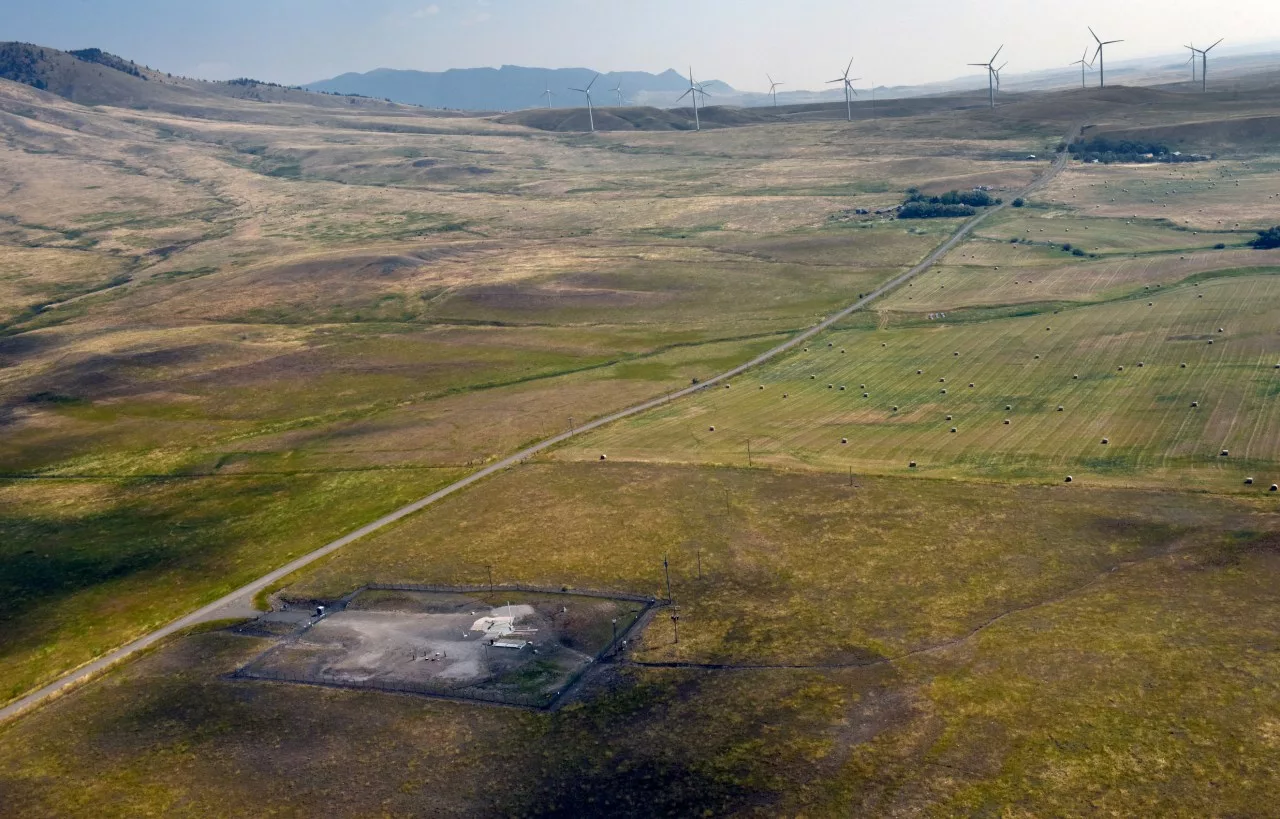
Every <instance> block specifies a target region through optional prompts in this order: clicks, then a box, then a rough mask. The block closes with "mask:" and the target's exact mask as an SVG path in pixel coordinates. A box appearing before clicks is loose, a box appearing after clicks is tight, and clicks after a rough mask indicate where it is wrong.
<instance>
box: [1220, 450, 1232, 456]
mask: <svg viewBox="0 0 1280 819" xmlns="http://www.w3.org/2000/svg"><path fill="white" fill-rule="evenodd" d="M1221 457H1223V458H1230V457H1231V450H1229V449H1224V450H1222V455H1221Z"/></svg>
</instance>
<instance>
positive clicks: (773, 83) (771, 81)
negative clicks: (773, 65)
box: [765, 74, 777, 85]
mask: <svg viewBox="0 0 1280 819" xmlns="http://www.w3.org/2000/svg"><path fill="white" fill-rule="evenodd" d="M765 76H766V77H769V75H768V74H765ZM769 84H770V85H777V83H776V82H774V81H773V77H769Z"/></svg>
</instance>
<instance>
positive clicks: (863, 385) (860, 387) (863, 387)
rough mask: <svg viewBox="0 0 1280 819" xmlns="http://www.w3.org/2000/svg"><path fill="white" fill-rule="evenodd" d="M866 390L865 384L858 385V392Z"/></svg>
mask: <svg viewBox="0 0 1280 819" xmlns="http://www.w3.org/2000/svg"><path fill="white" fill-rule="evenodd" d="M866 388H867V385H866V384H859V385H858V389H860V390H865V389H866Z"/></svg>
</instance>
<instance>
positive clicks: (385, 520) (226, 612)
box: [0, 126, 1083, 722]
mask: <svg viewBox="0 0 1280 819" xmlns="http://www.w3.org/2000/svg"><path fill="white" fill-rule="evenodd" d="M1082 127H1083V126H1075V127H1074V128H1072V130H1071V133H1070V134H1068V135H1067V138H1066V139H1067V142H1068V143H1069V142H1072V141H1073V140H1074V139H1075V137H1076V136H1077V135H1078V134H1079V133H1080V132H1081V129H1082ZM1069 159H1070V155H1069V154H1068V153H1067V152H1066V151H1063V152H1062V153H1060V154H1059V155H1058V156H1057V157H1055V158H1054V160H1053V164H1052V165H1051V166H1050V167H1049V170H1047V171H1046V172H1045V173H1044V174H1042V175H1041V176H1040V177H1039V178H1038V179H1036V181H1034V182H1032V183H1031V184H1030V185H1028V186H1027V187H1025V188H1023V189H1022V190H1021V191H1019V192H1018V193H1017V195H1018V196H1027V195H1029V194H1031V193H1034V192H1035V191H1037V190H1039V189H1040V188H1043V187H1044V186H1045V185H1047V184H1048V183H1049V182H1051V181H1052V180H1053V178H1054V177H1056V176H1057V175H1058V174H1059V173H1060V172H1061V171H1062V169H1063V168H1065V167H1066V166H1067V162H1068V160H1069ZM1006 207H1008V203H1006V204H1002V205H997V206H995V207H993V208H990V209H988V210H987V211H985V212H983V213H980V214H978V215H977V216H975V217H973V218H972V219H970V220H969V221H968V222H965V223H964V225H963V226H962V227H961V228H960V229H959V230H957V231H956V232H955V233H954V234H953V235H952V236H951V238H949V239H948V240H947V241H945V242H943V243H942V245H940V246H939V247H938V248H937V249H936V250H934V251H933V252H932V253H930V254H929V255H928V257H926V258H925V260H924V261H922V262H920V263H919V264H918V265H916V266H915V267H913V268H911V269H910V270H908V271H907V272H906V273H903V274H902V275H900V276H898V277H897V278H895V279H893V280H891V281H889V282H888V283H886V284H884V285H882V286H881V287H880V288H879V289H877V290H876V291H875V292H872V293H869V294H867V295H866V296H864V297H863V298H861V299H859V300H858V301H856V302H854V303H853V304H851V305H849V306H848V307H846V308H845V309H843V310H841V311H840V312H838V313H836V314H834V315H831V316H828V317H827V318H825V319H823V320H822V321H821V322H819V323H818V324H815V325H814V326H813V327H811V328H809V329H808V330H805V331H804V332H803V333H800V334H799V335H797V336H795V337H794V338H792V339H790V340H788V341H786V342H784V343H782V344H779V345H778V346H777V347H774V348H773V349H771V350H769V351H768V352H765V353H762V354H760V355H758V356H756V357H755V358H753V359H751V360H750V361H748V362H747V363H745V364H742V365H740V366H737V367H734V368H733V369H732V370H729V371H728V372H725V373H721V374H720V375H717V376H715V377H714V378H710V379H708V380H706V381H703V382H702V383H700V384H697V385H695V386H690V387H686V388H684V389H682V390H679V391H677V392H674V393H671V394H670V395H665V396H662V397H661V398H655V399H653V400H650V401H646V402H644V403H643V404H636V405H635V406H632V407H628V408H627V409H624V410H619V411H618V412H615V413H613V414H611V415H606V416H604V417H603V418H598V419H596V420H594V421H591V422H590V423H587V424H583V425H582V426H579V427H575V428H574V429H572V430H570V431H568V432H563V433H561V434H559V435H556V436H554V437H552V438H548V439H546V440H545V441H541V442H539V443H537V444H534V445H533V446H531V447H529V448H528V449H524V450H521V451H520V452H517V453H516V454H514V455H512V456H510V457H509V458H504V459H503V460H501V461H497V462H495V463H492V464H490V465H489V466H486V467H484V468H483V469H481V470H480V471H478V472H475V473H473V474H471V475H468V476H467V477H465V478H463V479H461V480H459V481H457V482H455V483H452V484H450V485H449V486H446V487H445V488H443V489H441V490H439V491H437V492H433V493H431V494H430V495H428V496H426V497H425V498H422V499H420V500H417V501H414V502H413V503H411V504H409V505H408V506H405V507H402V508H400V509H397V510H396V511H394V512H392V513H390V514H388V515H385V516H384V517H381V518H378V519H377V520H375V521H374V522H372V523H370V524H368V525H366V526H362V527H360V528H359V529H356V530H355V531H354V532H351V533H350V534H348V535H345V536H344V537H340V538H338V539H337V540H335V541H333V542H332V543H329V544H327V545H325V546H322V547H320V548H319V549H316V550H315V551H314V552H310V553H308V554H305V555H303V556H302V557H299V558H298V559H296V560H294V561H292V562H290V563H288V564H286V565H284V566H281V567H280V568H278V569H276V570H275V571H272V572H270V573H268V574H265V575H263V576H262V577H259V578H258V579H257V580H255V581H253V582H252V583H249V584H248V585H246V586H242V587H241V588H239V589H236V590H235V591H233V592H231V593H230V594H228V595H226V596H225V597H223V598H221V599H219V600H215V601H214V602H212V603H210V604H209V605H207V606H205V607H204V608H202V609H199V610H197V611H194V612H192V613H190V614H188V615H185V616H183V617H180V618H178V619H177V620H174V621H173V622H172V623H169V624H168V625H167V626H164V627H162V628H159V629H157V630H156V631H153V632H151V633H150V634H147V635H145V636H143V637H140V638H138V639H137V640H134V641H133V642H131V643H128V644H126V645H124V646H121V647H120V648H117V649H116V650H115V651H112V652H111V653H109V654H106V655H104V656H103V657H101V658H99V659H97V660H95V661H93V662H92V663H89V664H88V665H85V666H81V667H80V668H78V669H76V670H75V671H72V672H70V673H68V674H67V675H66V676H64V677H62V678H60V679H58V680H56V681H54V682H52V683H50V684H48V685H46V686H45V687H43V688H40V689H38V690H36V691H33V692H31V693H30V694H27V695H26V696H24V697H22V698H20V699H18V700H15V701H14V702H12V703H10V704H9V705H7V706H5V707H4V708H0V722H3V721H5V720H7V719H9V718H11V717H14V716H16V715H17V714H19V713H20V712H22V711H26V710H27V709H29V708H32V707H34V706H36V705H38V704H40V703H41V702H43V701H45V700H47V699H49V698H50V697H53V696H56V695H58V694H62V693H65V692H67V691H69V690H70V689H71V688H73V687H75V686H77V685H79V684H81V683H83V682H86V681H88V680H89V679H91V678H93V677H94V676H95V675H96V674H98V673H99V672H101V671H103V670H105V669H107V668H109V667H111V666H113V665H115V664H116V663H119V662H121V661H123V660H125V659H127V658H128V657H130V656H132V655H134V654H137V653H138V652H140V651H143V650H145V649H147V648H149V647H151V646H153V645H155V644H156V643H158V642H160V641H161V640H163V639H165V638H166V637H169V636H171V635H173V634H175V633H177V632H179V631H182V630H184V629H188V628H191V627H192V626H195V625H199V624H200V623H207V622H211V621H217V620H226V619H241V618H247V617H253V616H255V615H256V614H257V609H256V608H255V607H254V605H253V600H254V598H255V597H256V596H257V595H258V593H259V592H262V591H263V590H265V589H267V588H269V587H271V586H272V585H274V584H276V583H278V582H279V581H281V580H283V579H284V578H286V577H288V576H289V575H291V574H293V573H294V572H296V571H298V570H299V569H301V568H303V567H304V566H307V565H308V564H310V563H314V562H315V561H317V560H319V559H320V558H322V557H325V556H326V555H328V554H331V553H332V552H336V551H337V550H338V549H341V548H342V547H343V546H346V545H347V544H349V543H352V542H354V541H357V540H359V539H360V538H362V537H364V536H365V535H369V534H372V533H373V532H376V531H378V530H379V529H382V528H383V527H385V526H389V525H390V524H392V523H395V522H396V521H398V520H400V519H402V518H405V517H408V516H409V515H412V514H414V513H415V512H418V511H421V510H422V509H424V508H426V507H428V506H430V505H431V504H433V503H436V502H437V501H439V500H442V499H444V498H446V497H448V496H449V495H452V494H454V493H455V492H458V491H460V490H462V489H465V488H467V487H468V486H470V485H471V484H473V483H476V482H477V481H482V480H484V479H485V478H487V477H489V476H491V475H494V474H496V473H498V472H502V471H504V470H506V469H509V468H510V467H512V466H515V465H516V464H518V463H520V462H521V461H523V460H525V459H527V458H529V457H532V456H533V455H536V454H538V453H539V452H542V451H543V450H546V449H550V448H551V447H553V446H556V445H557V444H561V443H564V442H565V441H567V440H569V439H570V438H574V437H576V436H578V435H582V434H583V433H586V432H590V431H592V430H594V429H597V428H599V427H602V426H604V425H606V424H611V423H613V422H614V421H618V420H620V419H622V418H627V417H629V416H632V415H636V414H638V413H641V412H646V411H648V410H651V409H654V408H655V407H660V406H662V405H663V404H666V403H668V402H669V401H674V400H675V399H678V398H683V397H684V396H686V395H692V394H694V393H695V392H698V391H699V390H704V389H707V388H708V387H713V386H715V385H717V384H720V383H721V382H724V381H727V380H729V379H730V378H734V377H736V376H738V375H741V374H742V373H744V372H746V371H747V370H750V369H752V368H753V367H757V366H759V365H761V364H763V363H765V362H766V361H769V360H770V359H772V358H776V357H777V356H779V355H782V354H783V353H785V352H787V351H788V350H791V349H792V348H794V347H797V346H799V345H801V344H804V343H805V342H806V341H808V340H809V339H811V338H813V337H814V336H816V335H818V334H819V333H821V332H823V331H824V330H826V329H828V328H830V327H831V326H832V325H834V324H835V323H836V322H838V321H841V320H842V319H844V318H846V317H847V316H848V315H849V314H850V313H853V312H855V311H857V310H861V309H862V308H863V307H866V306H867V305H868V304H870V303H871V302H873V301H875V300H876V299H878V298H880V297H881V296H883V295H885V294H886V293H889V292H890V291H892V290H894V289H896V288H898V287H900V286H901V285H903V284H904V283H906V282H908V281H910V280H911V279H914V278H915V277H916V276H919V275H920V274H921V273H923V272H925V271H926V270H928V269H929V268H930V267H932V266H933V265H934V264H936V263H937V262H938V260H939V259H941V258H942V257H943V256H945V255H946V254H947V253H949V252H951V250H952V249H954V248H955V246H956V245H958V244H960V242H962V241H964V240H965V238H967V237H968V236H969V234H970V233H972V232H973V231H974V230H975V229H976V228H977V227H978V226H979V225H980V224H982V223H983V222H984V221H986V220H987V219H989V218H990V217H991V215H992V214H993V213H998V212H999V211H1001V210H1004V209H1005V208H1006Z"/></svg>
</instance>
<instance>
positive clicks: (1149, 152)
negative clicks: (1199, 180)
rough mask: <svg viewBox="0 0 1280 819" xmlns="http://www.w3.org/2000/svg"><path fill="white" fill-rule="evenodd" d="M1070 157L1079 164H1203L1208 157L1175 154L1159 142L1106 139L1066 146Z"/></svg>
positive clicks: (1095, 138)
mask: <svg viewBox="0 0 1280 819" xmlns="http://www.w3.org/2000/svg"><path fill="white" fill-rule="evenodd" d="M1067 150H1068V151H1070V152H1071V155H1072V156H1074V157H1076V158H1077V159H1079V160H1080V161H1081V162H1092V161H1094V160H1095V159H1096V160H1097V161H1098V162H1102V163H1111V162H1203V161H1205V160H1206V159H1208V158H1209V157H1207V156H1201V155H1199V154H1175V153H1174V152H1173V151H1171V150H1169V146H1168V145H1164V144H1162V143H1159V142H1141V141H1138V140H1132V139H1107V138H1106V137H1094V138H1093V139H1090V140H1077V141H1076V142H1073V143H1071V144H1070V145H1068V146H1067Z"/></svg>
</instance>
